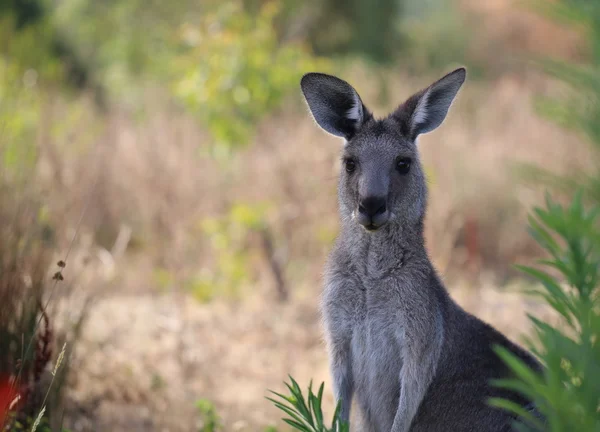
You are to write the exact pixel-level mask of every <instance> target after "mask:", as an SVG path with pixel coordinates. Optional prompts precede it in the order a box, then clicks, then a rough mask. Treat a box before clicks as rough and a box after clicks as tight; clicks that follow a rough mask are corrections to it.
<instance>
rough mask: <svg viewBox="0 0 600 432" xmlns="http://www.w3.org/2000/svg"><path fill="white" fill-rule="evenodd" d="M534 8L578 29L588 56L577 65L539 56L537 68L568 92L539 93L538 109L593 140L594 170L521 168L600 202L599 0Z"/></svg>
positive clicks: (537, 0) (567, 0)
mask: <svg viewBox="0 0 600 432" xmlns="http://www.w3.org/2000/svg"><path fill="white" fill-rule="evenodd" d="M532 5H533V6H534V7H535V8H536V10H538V11H540V12H541V13H544V14H545V15H547V16H549V17H551V18H553V19H556V20H560V21H561V22H564V23H566V24H568V25H571V26H573V28H575V29H577V30H578V31H580V32H581V34H582V36H583V37H584V41H585V43H586V51H587V55H586V57H585V60H584V61H582V62H581V63H573V62H568V61H563V60H559V59H546V58H544V59H538V60H536V62H537V64H538V65H539V67H540V68H541V69H542V70H543V71H545V72H546V73H548V74H549V75H550V76H552V77H554V78H556V79H558V80H560V81H562V82H564V83H565V84H567V86H568V88H569V89H570V91H569V92H568V94H567V96H565V97H561V98H550V97H543V98H542V97H541V98H539V99H538V100H537V108H538V110H539V112H540V113H541V114H542V115H543V116H545V117H546V118H548V119H550V120H552V121H554V122H556V123H557V124H559V125H561V126H563V127H565V128H568V129H571V130H574V131H576V132H578V133H580V134H582V135H583V137H584V138H585V139H586V141H587V142H588V143H590V144H591V149H592V155H591V156H592V157H593V159H594V168H592V169H591V170H587V171H586V170H582V171H579V172H576V173H574V174H571V175H567V176H559V175H556V174H555V173H553V172H550V171H548V170H546V169H544V168H542V167H534V166H525V167H524V174H525V176H526V178H527V179H529V180H532V181H535V182H537V183H542V184H546V185H549V186H552V187H554V188H555V189H556V190H560V191H563V192H566V193H567V194H572V193H573V192H574V191H575V190H576V189H579V188H581V189H582V190H583V191H584V193H585V198H586V199H588V200H591V202H593V203H594V204H600V171H598V170H599V169H600V122H599V121H598V119H599V118H600V2H598V1H597V0H561V1H556V2H547V1H543V0H533V1H532Z"/></svg>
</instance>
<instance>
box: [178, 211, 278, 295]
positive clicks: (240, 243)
mask: <svg viewBox="0 0 600 432" xmlns="http://www.w3.org/2000/svg"><path fill="white" fill-rule="evenodd" d="M268 207H269V206H268V205H267V204H266V203H254V204H244V203H238V204H234V205H233V206H231V208H230V209H229V211H228V212H227V213H226V214H225V215H223V216H221V217H218V218H206V219H204V220H202V222H201V230H202V233H203V234H204V235H205V236H206V238H207V240H208V242H209V244H210V248H211V251H212V253H211V255H212V256H214V257H215V263H214V265H213V266H211V268H210V269H208V268H207V269H204V271H203V272H201V273H200V275H199V276H198V277H196V278H194V279H193V280H191V281H189V283H188V285H187V287H188V289H189V290H190V291H191V292H192V293H193V295H194V296H195V297H196V298H197V299H198V300H200V301H209V300H211V299H212V298H213V297H214V296H215V295H216V294H224V295H230V296H237V295H238V294H239V293H240V289H241V288H242V286H244V284H247V283H248V282H250V280H251V277H252V274H253V271H252V266H251V263H252V260H251V259H252V249H251V248H249V247H248V243H249V241H250V236H251V235H252V234H253V233H257V232H259V231H260V230H262V229H263V228H264V227H265V226H266V212H267V210H268Z"/></svg>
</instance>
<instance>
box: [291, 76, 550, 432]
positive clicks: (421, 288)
mask: <svg viewBox="0 0 600 432" xmlns="http://www.w3.org/2000/svg"><path fill="white" fill-rule="evenodd" d="M464 77H465V72H464V69H458V70H457V71H455V72H453V73H451V74H448V75H447V76H446V77H444V78H442V79H441V80H439V81H437V82H435V83H434V84H432V85H431V86H430V87H428V88H427V89H425V90H422V91H421V92H419V93H417V94H415V95H414V96H412V97H411V98H409V99H408V100H407V101H406V102H405V103H404V104H402V105H401V106H400V107H399V108H398V109H397V110H396V111H395V112H394V113H392V114H391V115H390V116H389V117H387V118H385V119H382V120H376V119H374V118H373V116H372V115H371V114H370V113H369V112H368V110H367V109H366V107H365V106H364V105H363V103H362V101H361V99H360V97H359V96H358V94H357V93H356V91H355V90H354V89H353V88H352V87H351V86H350V85H349V84H347V83H346V82H345V81H342V80H340V79H338V78H335V77H332V76H329V75H324V74H308V75H306V76H305V77H304V78H303V80H302V89H303V92H304V95H305V97H306V99H307V102H308V105H309V108H310V109H311V112H312V113H313V116H314V118H315V120H316V121H317V123H318V124H319V125H320V126H321V127H322V128H323V129H325V130H326V131H328V132H329V133H332V134H334V135H336V136H340V137H343V138H345V140H346V144H345V146H344V150H343V153H344V154H343V164H344V168H345V169H343V170H342V173H341V175H340V181H339V187H338V196H339V205H340V215H341V232H340V235H339V237H338V239H337V241H336V244H335V247H334V249H333V251H332V253H331V255H330V257H329V260H328V263H327V267H326V272H325V289H324V293H323V297H322V303H321V311H322V317H323V321H324V328H325V335H326V340H327V345H328V350H329V360H330V366H331V372H332V375H333V383H334V392H335V396H336V399H337V400H340V399H341V401H342V405H341V416H342V419H343V420H344V421H348V420H349V418H350V406H351V402H352V399H353V398H354V397H355V398H356V400H357V402H358V406H359V407H360V410H361V414H362V416H361V417H362V421H363V424H362V426H361V427H360V428H354V430H356V431H361V432H409V431H410V432H438V431H439V432H442V431H444V432H445V431H456V432H470V431H473V432H501V431H510V430H511V423H512V421H513V420H514V418H513V417H511V415H509V414H508V413H506V412H505V411H502V410H500V409H496V408H493V407H491V406H489V405H488V404H487V399H488V398H489V397H496V396H501V397H505V398H509V399H511V400H513V401H514V402H516V403H518V404H522V405H523V406H524V407H525V406H527V405H528V403H529V402H528V401H526V400H524V399H523V398H521V397H519V396H518V395H516V394H512V393H510V392H507V391H504V390H500V389H498V388H496V387H493V386H492V385H491V384H490V380H492V379H497V378H505V377H508V376H509V370H508V369H507V367H506V366H505V365H504V363H503V362H502V361H501V360H500V358H499V357H498V356H497V355H496V354H495V353H494V351H493V346H494V345H502V346H504V347H505V348H507V349H509V350H510V351H512V352H513V353H515V354H516V355H518V356H519V357H520V358H521V359H523V360H524V361H525V362H526V363H528V364H529V365H531V366H533V367H535V368H538V367H539V365H538V364H537V362H536V360H535V359H534V358H533V357H532V356H531V355H530V354H529V353H527V352H526V351H525V350H523V349H521V348H520V347H518V346H517V345H515V344H513V343H512V342H510V341H509V340H508V339H507V338H505V337H504V336H503V335H502V334H501V333H499V332H498V331H496V330H494V329H493V328H492V327H491V326H489V325H487V324H485V323H484V322H482V321H480V320H479V319H477V318H475V317H474V316H472V315H470V314H468V313H467V312H466V311H464V310H463V309H462V308H461V307H460V306H459V305H457V304H456V303H455V302H454V301H453V300H452V299H451V298H450V296H449V295H448V293H447V291H446V289H445V287H444V285H443V284H442V282H441V281H440V279H439V278H438V276H437V274H436V271H435V269H434V267H433V265H432V264H431V261H430V260H429V258H428V255H427V252H426V248H425V242H424V238H423V221H424V217H425V208H426V201H427V199H426V198H427V188H426V182H425V178H424V174H423V171H422V168H421V165H420V162H419V160H418V151H417V147H416V138H417V136H418V135H419V134H420V133H426V132H429V131H430V130H433V129H435V128H436V127H437V126H439V124H441V123H442V121H443V119H444V118H445V116H446V113H447V111H448V109H449V107H450V104H451V102H452V100H453V99H454V97H455V95H456V93H457V92H458V90H459V88H460V86H461V85H462V83H463V81H464Z"/></svg>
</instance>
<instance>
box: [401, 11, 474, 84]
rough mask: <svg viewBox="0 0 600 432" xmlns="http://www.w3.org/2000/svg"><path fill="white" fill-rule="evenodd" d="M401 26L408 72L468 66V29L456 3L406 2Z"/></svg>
mask: <svg viewBox="0 0 600 432" xmlns="http://www.w3.org/2000/svg"><path fill="white" fill-rule="evenodd" d="M401 23H402V26H401V29H402V33H403V34H404V37H405V39H406V44H405V47H404V51H405V55H406V56H407V57H408V58H410V62H408V64H406V67H407V68H408V69H409V70H412V71H413V72H415V73H419V72H422V71H427V70H445V69H446V68H448V65H449V64H456V63H463V64H464V63H466V61H467V48H468V46H469V29H468V28H467V27H466V25H465V24H466V23H465V20H464V17H463V16H462V15H461V13H460V11H459V10H458V8H457V6H456V4H455V2H452V1H450V0H428V1H412V2H406V5H405V8H404V14H403V17H402V21H401ZM471 72H472V71H471Z"/></svg>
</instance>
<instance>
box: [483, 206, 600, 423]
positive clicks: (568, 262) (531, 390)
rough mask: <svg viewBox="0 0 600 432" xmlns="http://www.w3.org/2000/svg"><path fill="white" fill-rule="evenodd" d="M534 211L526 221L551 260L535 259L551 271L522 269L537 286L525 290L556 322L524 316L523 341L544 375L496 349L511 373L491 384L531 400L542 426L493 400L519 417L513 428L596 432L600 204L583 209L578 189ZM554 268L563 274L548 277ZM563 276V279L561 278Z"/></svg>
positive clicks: (599, 394) (598, 415)
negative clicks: (567, 200) (526, 332)
mask: <svg viewBox="0 0 600 432" xmlns="http://www.w3.org/2000/svg"><path fill="white" fill-rule="evenodd" d="M534 214H535V216H534V217H531V218H530V225H531V232H532V235H533V236H534V238H535V239H536V240H537V242H538V243H539V244H540V245H541V246H542V247H543V248H544V249H545V250H546V251H547V252H548V253H549V254H550V258H548V259H544V260H542V261H540V264H541V265H542V266H543V267H545V268H547V269H549V271H545V270H542V269H540V268H533V267H520V269H521V270H522V271H523V272H525V273H526V274H528V275H530V276H533V277H534V278H535V279H537V281H538V282H539V283H540V286H539V288H536V289H534V290H532V291H531V292H530V293H531V294H532V295H535V296H537V297H540V298H542V299H543V300H544V301H545V302H546V303H547V304H548V305H549V306H551V308H552V309H553V310H554V311H556V312H557V313H558V315H559V316H560V318H561V322H560V324H557V325H552V324H550V323H547V322H544V321H541V320H539V319H537V318H535V317H530V319H531V320H532V322H533V324H534V328H535V336H536V339H537V340H536V341H533V340H530V341H529V345H530V348H531V349H532V350H533V352H534V353H535V354H536V355H537V356H538V357H539V359H540V360H541V362H542V364H543V365H544V366H545V371H544V374H543V375H542V374H538V373H535V372H534V371H532V370H531V369H529V368H528V367H527V366H526V365H525V364H524V363H523V362H521V361H520V360H519V359H517V358H516V357H515V356H514V355H513V354H511V353H510V352H508V351H507V350H504V349H500V348H498V350H497V351H498V353H499V355H500V356H501V357H502V358H503V360H504V361H505V362H506V363H507V364H508V365H509V366H510V368H511V370H512V371H513V372H514V373H515V375H516V378H515V379H511V380H499V381H498V382H496V384H497V385H499V386H501V387H504V388H508V389H512V390H515V391H517V392H520V393H521V394H523V395H525V396H526V397H528V398H530V399H531V400H532V401H533V402H534V403H535V405H536V406H537V408H538V409H539V411H540V413H541V414H542V415H543V416H544V418H545V419H546V423H543V422H542V421H540V420H539V419H537V418H533V417H532V415H531V414H530V413H527V412H524V411H523V410H522V409H521V408H520V407H516V406H513V405H512V404H510V403H509V402H508V401H505V400H498V399H496V400H492V403H493V404H495V405H496V406H500V407H503V408H505V409H508V410H510V411H512V412H514V413H515V414H517V415H519V416H520V417H521V419H522V420H523V421H524V423H523V424H521V425H519V430H521V431H581V432H588V431H589V432H592V431H597V430H599V428H600V411H599V410H598V407H599V406H600V343H599V342H600V340H599V337H600V298H599V295H598V294H599V291H598V285H599V281H600V232H599V230H598V216H599V215H600V207H594V208H593V209H591V210H586V209H585V207H584V205H583V204H582V196H581V194H577V195H576V197H575V198H574V200H573V202H572V204H571V205H570V206H568V207H563V206H562V205H559V204H557V203H555V202H553V201H552V200H551V199H550V198H548V199H547V203H546V208H545V209H541V208H536V209H535V211H534ZM552 272H554V273H552ZM556 272H558V274H560V276H561V279H559V278H558V277H557V276H555V275H554V274H555V273H556ZM562 279H564V281H565V283H564V284H562V283H561V282H560V280H562ZM564 285H566V286H564ZM525 421H527V425H525Z"/></svg>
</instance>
